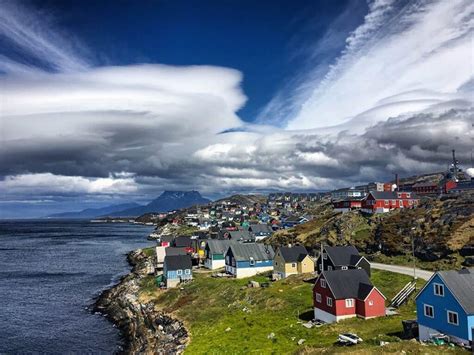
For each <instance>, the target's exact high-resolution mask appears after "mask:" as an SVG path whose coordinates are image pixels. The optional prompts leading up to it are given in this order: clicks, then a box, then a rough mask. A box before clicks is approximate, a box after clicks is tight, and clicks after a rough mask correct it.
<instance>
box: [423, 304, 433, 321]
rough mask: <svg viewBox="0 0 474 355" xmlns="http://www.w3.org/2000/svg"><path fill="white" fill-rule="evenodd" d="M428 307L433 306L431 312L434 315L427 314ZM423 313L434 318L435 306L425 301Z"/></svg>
mask: <svg viewBox="0 0 474 355" xmlns="http://www.w3.org/2000/svg"><path fill="white" fill-rule="evenodd" d="M428 308H431V313H432V314H433V315H432V316H430V315H429V314H427V312H426V310H427V309H428ZM423 314H424V316H425V317H428V318H434V307H433V306H432V305H430V304H426V303H424V304H423Z"/></svg>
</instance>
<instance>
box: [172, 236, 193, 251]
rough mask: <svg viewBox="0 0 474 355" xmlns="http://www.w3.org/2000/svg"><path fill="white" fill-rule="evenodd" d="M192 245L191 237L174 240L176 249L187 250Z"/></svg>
mask: <svg viewBox="0 0 474 355" xmlns="http://www.w3.org/2000/svg"><path fill="white" fill-rule="evenodd" d="M191 245H192V241H191V237H187V236H184V235H183V236H179V237H176V238H175V239H174V246H175V247H182V248H187V247H190V246H191Z"/></svg>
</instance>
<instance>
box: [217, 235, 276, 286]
mask: <svg viewBox="0 0 474 355" xmlns="http://www.w3.org/2000/svg"><path fill="white" fill-rule="evenodd" d="M274 256H275V252H274V251H273V249H272V247H271V246H269V245H264V244H260V243H258V244H257V243H242V244H241V243H235V244H231V245H230V246H229V248H228V249H227V251H226V253H225V270H226V272H227V273H229V274H232V275H234V276H235V277H236V278H238V279H240V278H242V277H249V276H253V275H256V274H258V273H262V272H266V271H271V270H273V257H274Z"/></svg>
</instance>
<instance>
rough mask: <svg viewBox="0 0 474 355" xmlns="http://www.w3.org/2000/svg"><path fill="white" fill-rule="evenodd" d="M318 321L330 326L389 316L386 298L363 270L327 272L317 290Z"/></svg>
mask: <svg viewBox="0 0 474 355" xmlns="http://www.w3.org/2000/svg"><path fill="white" fill-rule="evenodd" d="M313 303H314V318H315V319H319V320H322V321H324V322H326V323H333V322H338V321H340V320H342V319H346V318H352V317H360V318H364V319H367V318H374V317H381V316H384V315H385V296H384V295H383V294H382V293H381V292H380V291H379V290H378V289H377V288H376V287H375V286H374V285H373V284H372V282H371V281H370V279H369V276H368V275H367V272H366V271H365V270H363V269H349V270H333V271H323V272H322V273H321V274H320V275H319V277H318V278H317V279H316V283H315V284H314V287H313Z"/></svg>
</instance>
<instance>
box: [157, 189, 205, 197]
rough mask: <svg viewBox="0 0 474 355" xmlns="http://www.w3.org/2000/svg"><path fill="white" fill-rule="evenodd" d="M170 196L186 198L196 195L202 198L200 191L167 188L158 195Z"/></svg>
mask: <svg viewBox="0 0 474 355" xmlns="http://www.w3.org/2000/svg"><path fill="white" fill-rule="evenodd" d="M160 197H170V198H184V197H195V198H202V196H201V194H200V193H199V191H194V190H193V191H172V190H166V191H163V193H162V194H161V195H160V196H159V197H158V198H160Z"/></svg>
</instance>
